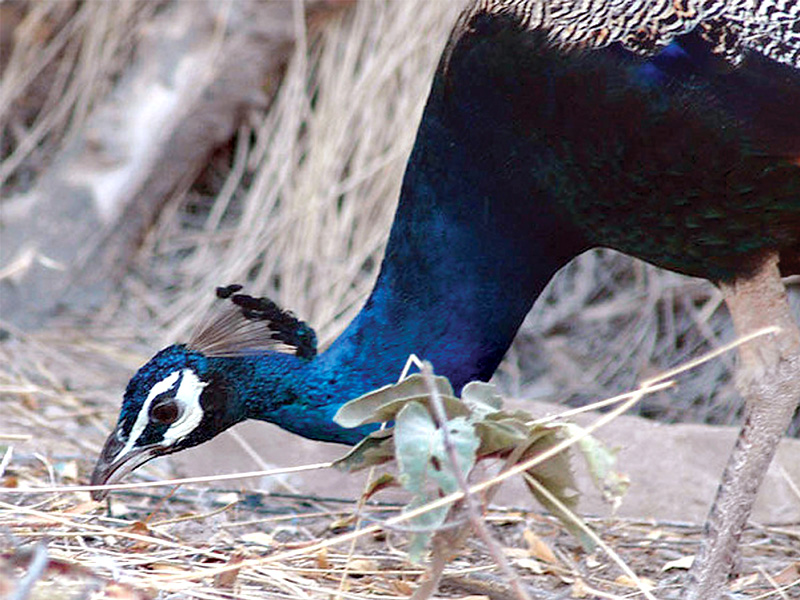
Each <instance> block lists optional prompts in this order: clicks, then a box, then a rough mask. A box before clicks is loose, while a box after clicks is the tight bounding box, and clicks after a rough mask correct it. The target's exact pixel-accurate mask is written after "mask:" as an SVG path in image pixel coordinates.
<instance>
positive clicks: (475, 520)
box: [414, 361, 530, 600]
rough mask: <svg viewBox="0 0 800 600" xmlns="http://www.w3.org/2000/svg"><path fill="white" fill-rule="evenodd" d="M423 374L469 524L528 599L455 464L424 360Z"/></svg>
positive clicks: (517, 590) (520, 594)
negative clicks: (462, 498) (462, 497)
mask: <svg viewBox="0 0 800 600" xmlns="http://www.w3.org/2000/svg"><path fill="white" fill-rule="evenodd" d="M422 377H423V378H424V379H425V383H426V385H427V386H428V392H429V393H430V397H431V408H433V414H434V416H435V417H436V421H437V424H438V425H439V429H440V430H441V432H442V439H443V441H444V447H445V450H446V451H447V455H448V458H449V459H450V464H451V467H452V469H453V474H454V475H455V478H456V481H457V482H458V487H460V488H461V491H462V492H463V493H464V507H465V509H466V511H467V517H468V518H469V521H470V523H471V524H472V528H473V529H474V531H475V533H476V534H477V535H478V537H480V538H481V539H482V540H483V542H484V543H485V544H486V548H487V550H488V551H489V554H491V556H492V559H494V561H495V563H496V564H497V566H498V567H500V570H501V571H502V572H503V574H504V575H505V576H506V577H508V580H509V581H510V582H511V587H512V589H513V590H514V593H515V594H516V596H517V598H519V599H520V600H530V596H529V595H528V592H527V591H526V590H525V587H524V586H523V584H522V580H521V579H520V577H519V574H518V573H517V572H516V571H515V570H514V569H513V568H512V567H511V564H510V563H509V562H508V559H507V558H506V555H505V554H504V553H503V549H502V548H501V547H500V544H498V543H497V541H496V540H495V539H494V538H493V537H492V534H491V533H490V532H489V529H488V528H487V527H486V523H485V522H484V521H483V519H482V518H481V515H480V513H479V512H478V508H477V507H476V506H475V498H474V496H473V495H472V494H471V493H470V490H469V483H468V482H467V479H466V477H464V473H462V472H461V468H460V467H459V464H458V456H457V455H456V449H455V447H454V446H453V440H452V438H451V437H450V431H449V430H448V428H447V414H445V410H444V404H443V403H442V397H441V396H440V395H439V390H438V389H437V388H436V384H435V383H434V381H433V367H432V366H431V364H430V363H429V362H427V361H426V362H424V363H423V366H422ZM436 554H437V555H438V554H441V553H440V552H437V553H436ZM443 570H444V565H441V571H443ZM441 571H440V572H439V573H438V577H437V578H436V579H437V581H438V579H439V578H441ZM414 596H415V597H416V594H414Z"/></svg>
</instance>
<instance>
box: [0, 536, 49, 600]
mask: <svg viewBox="0 0 800 600" xmlns="http://www.w3.org/2000/svg"><path fill="white" fill-rule="evenodd" d="M48 562H49V557H48V556H47V546H46V545H45V544H44V543H39V544H36V546H34V548H33V556H32V557H31V561H30V563H29V564H28V572H27V573H25V575H24V576H23V577H21V578H20V580H19V584H18V585H17V589H15V590H14V592H13V593H12V594H11V597H10V598H9V600H25V599H26V598H27V597H28V596H29V595H30V593H31V590H33V586H34V585H35V584H36V582H37V581H38V580H39V578H40V577H41V576H42V573H44V571H45V569H46V568H47V563H48Z"/></svg>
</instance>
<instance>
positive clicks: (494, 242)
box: [93, 0, 800, 483]
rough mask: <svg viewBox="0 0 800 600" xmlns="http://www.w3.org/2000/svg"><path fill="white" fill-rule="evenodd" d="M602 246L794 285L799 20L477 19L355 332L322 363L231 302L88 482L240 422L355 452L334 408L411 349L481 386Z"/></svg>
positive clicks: (708, 13) (147, 373) (280, 318)
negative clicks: (566, 278) (573, 268)
mask: <svg viewBox="0 0 800 600" xmlns="http://www.w3.org/2000/svg"><path fill="white" fill-rule="evenodd" d="M596 246H604V247H609V248H614V249H617V250H620V251H622V252H624V253H627V254H631V255H633V256H636V257H638V258H641V259H643V260H646V261H649V262H651V263H653V264H656V265H658V266H661V267H665V268H668V269H672V270H675V271H679V272H681V273H686V274H689V275H694V276H698V277H704V278H707V279H710V280H712V281H715V282H718V283H720V284H722V285H723V286H725V285H734V284H736V282H737V281H740V280H745V279H747V278H749V277H751V276H755V274H757V273H759V272H760V269H761V268H762V266H763V264H764V263H765V261H767V260H768V258H769V257H770V256H775V257H777V258H779V259H780V269H781V271H782V272H783V273H784V274H789V273H798V272H800V3H797V2H793V1H789V0H733V1H727V2H726V1H724V0H704V1H699V0H698V1H691V0H649V1H645V0H639V1H623V0H606V1H603V0H549V1H547V0H528V1H515V0H507V1H501V0H479V1H478V2H476V3H474V4H473V5H472V6H470V7H469V8H468V9H467V10H466V11H465V12H464V13H463V15H462V17H461V18H460V19H459V21H458V23H457V24H456V26H455V29H454V31H453V33H452V35H451V38H450V40H449V42H448V45H447V47H446V49H445V51H444V53H443V56H442V59H441V62H440V65H439V68H438V70H437V73H436V76H435V79H434V81H433V84H432V88H431V91H430V96H429V99H428V102H427V105H426V108H425V112H424V114H423V117H422V120H421V122H420V125H419V130H418V134H417V139H416V143H415V146H414V149H413V151H412V154H411V156H410V158H409V161H408V166H407V170H406V174H405V178H404V181H403V186H402V190H401V196H400V202H399V205H398V208H397V212H396V216H395V220H394V223H393V226H392V230H391V233H390V237H389V241H388V244H387V247H386V253H385V256H384V260H383V263H382V267H381V272H380V275H379V277H378V280H377V282H376V284H375V287H374V289H373V291H372V293H371V294H370V296H369V298H368V300H367V302H366V304H365V305H364V307H363V309H362V310H361V312H360V313H359V314H358V315H357V317H356V318H355V319H354V321H353V322H352V323H351V324H350V326H349V327H348V328H347V330H346V331H345V332H344V333H343V334H342V335H341V336H340V337H339V338H338V339H337V340H336V341H335V342H334V343H333V344H332V345H331V346H330V348H328V349H327V350H326V351H325V352H322V353H320V354H317V353H316V347H315V340H314V339H313V333H311V332H310V329H308V327H307V326H306V325H305V324H303V323H302V322H300V321H298V320H297V319H295V318H294V317H293V316H291V315H290V314H288V313H285V312H283V311H281V310H280V309H277V307H274V305H272V306H268V305H267V304H259V302H262V303H263V302H268V301H266V300H256V299H252V298H249V297H248V296H244V295H242V294H236V293H235V292H237V291H238V290H236V289H227V288H226V289H224V290H222V292H221V294H222V295H223V296H225V297H229V296H232V295H233V296H232V297H233V299H234V300H235V302H234V303H232V304H230V306H229V308H228V309H227V311H226V312H225V313H224V316H223V317H220V318H219V319H217V320H214V321H212V322H210V323H209V324H206V325H205V326H204V327H201V328H200V329H199V330H198V333H197V334H196V335H195V336H194V337H193V338H192V339H191V340H190V341H189V342H188V343H187V344H185V345H177V346H171V347H169V348H167V349H165V350H163V351H162V352H160V353H159V354H157V355H156V356H155V357H154V358H153V359H152V360H151V361H150V362H149V363H148V364H147V365H145V366H144V367H142V369H141V370H140V371H139V372H138V373H137V374H136V375H135V376H134V378H133V379H132V380H131V383H130V384H129V386H128V388H127V390H126V393H125V398H124V401H123V406H122V411H121V415H120V419H119V422H118V424H117V428H116V430H115V432H114V433H113V434H112V435H111V437H110V438H109V441H108V442H107V444H106V447H105V448H104V451H103V454H102V456H101V458H100V461H99V462H98V466H97V469H96V471H95V474H94V476H93V482H94V483H103V482H106V481H108V480H111V479H117V478H118V477H121V476H122V475H123V474H124V473H126V472H129V471H130V470H131V469H133V468H135V467H136V466H138V465H139V464H141V463H142V462H145V461H146V460H149V459H150V458H152V457H153V456H157V455H160V454H166V453H169V452H174V451H177V450H180V449H183V448H186V447H190V446H193V445H196V444H199V443H201V442H203V441H205V440H207V439H209V438H211V437H213V436H214V435H216V434H218V433H220V432H221V431H223V430H224V429H226V428H228V427H230V426H231V425H233V424H235V423H237V422H239V421H242V420H245V419H262V420H267V421H271V422H274V423H277V424H278V425H280V426H281V427H284V428H286V429H288V430H290V431H293V432H295V433H298V434H300V435H303V436H306V437H310V438H314V439H320V440H328V441H336V442H342V443H355V442H357V441H358V440H359V439H360V438H361V437H362V436H363V435H364V433H365V430H363V429H361V430H345V429H342V428H340V427H338V426H337V425H335V424H334V423H333V422H332V416H333V414H334V413H335V412H336V410H337V409H338V408H339V406H341V405H342V404H343V403H344V402H346V401H348V400H350V399H352V398H354V397H357V396H359V395H361V394H363V393H365V392H367V391H369V390H372V389H374V388H376V387H379V386H382V385H386V384H388V383H391V382H393V381H395V380H396V378H397V376H398V374H399V372H400V370H401V369H402V367H403V365H404V363H405V360H406V358H407V357H408V355H409V354H411V353H415V354H417V355H418V356H421V357H423V358H425V359H428V360H430V361H431V362H432V363H433V365H434V366H435V368H436V371H437V373H440V374H443V375H445V376H447V377H448V378H449V379H450V381H451V382H452V384H453V386H454V388H455V389H456V390H457V391H458V390H459V389H460V388H461V387H462V386H463V385H465V384H466V383H467V382H468V381H471V380H474V379H480V380H487V379H489V377H491V375H492V374H493V373H494V371H495V369H496V368H497V366H498V364H499V362H500V360H501V359H502V357H503V355H504V353H505V352H506V350H507V349H508V346H509V345H510V343H511V341H512V339H513V337H514V335H515V333H516V331H517V329H518V328H519V326H520V324H521V322H522V320H523V318H524V317H525V315H526V313H527V312H528V311H529V309H530V307H531V305H532V303H533V302H534V300H535V299H536V298H537V296H538V295H539V294H540V292H541V291H542V289H543V287H544V286H545V285H546V284H547V283H548V281H549V280H550V278H551V277H552V275H553V274H554V273H555V272H556V271H557V270H558V269H559V268H561V267H562V266H563V265H564V264H565V263H566V262H568V261H569V260H570V259H571V258H573V257H574V256H576V255H577V254H579V253H581V252H583V251H584V250H586V249H588V248H591V247H596ZM237 298H238V299H237ZM276 311H277V312H276ZM734 316H735V315H734ZM793 401H794V402H795V404H796V398H795V400H793ZM787 402H791V401H787ZM164 407H166V408H164ZM776 443H777V442H776Z"/></svg>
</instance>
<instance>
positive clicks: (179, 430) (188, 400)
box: [115, 369, 207, 459]
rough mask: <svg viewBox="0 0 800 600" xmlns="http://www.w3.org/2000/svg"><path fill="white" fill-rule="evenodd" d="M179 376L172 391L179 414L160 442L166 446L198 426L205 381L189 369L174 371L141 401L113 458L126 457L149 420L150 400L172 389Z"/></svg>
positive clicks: (151, 401)
mask: <svg viewBox="0 0 800 600" xmlns="http://www.w3.org/2000/svg"><path fill="white" fill-rule="evenodd" d="M179 377H180V378H181V384H180V386H179V387H178V390H177V392H175V401H176V402H177V403H178V404H179V405H180V407H181V416H180V418H179V419H178V420H177V421H175V422H174V423H173V424H172V425H170V427H169V429H167V430H166V431H165V432H164V438H163V442H162V443H163V444H164V445H165V446H170V445H172V444H173V443H174V442H176V441H177V440H179V439H181V438H182V437H184V436H186V435H188V434H189V433H190V432H191V431H192V430H193V429H194V428H195V427H197V425H198V424H199V423H200V421H201V420H202V419H203V407H202V406H200V394H201V393H202V392H203V388H204V387H205V386H206V385H207V384H206V383H205V382H203V381H200V378H199V377H197V375H195V374H194V372H193V371H192V370H191V369H183V370H182V371H173V372H172V373H170V374H169V375H167V376H166V377H165V378H164V379H162V380H161V381H159V382H158V383H156V384H155V385H153V387H152V388H150V393H149V394H148V395H147V399H146V400H145V401H144V404H142V408H141V409H140V410H139V414H138V415H136V422H135V423H134V424H133V427H132V428H131V432H130V434H129V435H128V441H127V443H126V444H125V447H124V448H123V449H122V450H120V452H119V454H117V456H116V457H115V459H116V458H119V457H120V456H125V455H126V454H127V453H128V452H130V450H131V449H132V448H133V447H134V446H135V445H136V441H137V440H138V439H139V436H140V435H142V432H143V431H144V430H145V428H146V427H147V424H148V423H149V421H150V405H151V404H152V403H153V400H155V399H156V398H158V396H160V395H161V394H163V393H164V392H168V391H169V390H171V389H172V388H173V387H174V386H175V383H176V382H177V381H178V378H179Z"/></svg>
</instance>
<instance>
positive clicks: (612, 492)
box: [563, 423, 630, 508]
mask: <svg viewBox="0 0 800 600" xmlns="http://www.w3.org/2000/svg"><path fill="white" fill-rule="evenodd" d="M563 427H564V430H565V432H566V433H567V435H569V436H576V435H580V434H581V433H583V431H584V429H583V428H582V427H580V426H579V425H574V424H572V423H568V424H564V425H563ZM578 449H579V450H580V452H581V455H582V456H583V458H584V460H585V461H586V466H587V467H588V468H589V474H590V475H591V477H592V482H593V483H594V485H595V487H596V488H597V489H598V490H600V493H601V494H602V495H603V499H604V500H605V501H606V502H608V503H609V504H611V505H613V506H614V507H615V508H616V507H617V506H619V504H620V502H621V501H622V497H623V496H624V495H625V493H626V492H627V491H628V487H629V486H630V480H629V479H628V477H627V476H626V475H625V474H623V473H620V472H619V471H617V470H616V468H615V467H616V466H617V453H618V452H619V449H618V448H609V447H608V446H606V445H605V444H603V443H602V442H601V441H600V440H598V439H597V438H595V437H592V436H591V435H587V436H584V437H582V438H581V439H580V440H578Z"/></svg>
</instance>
